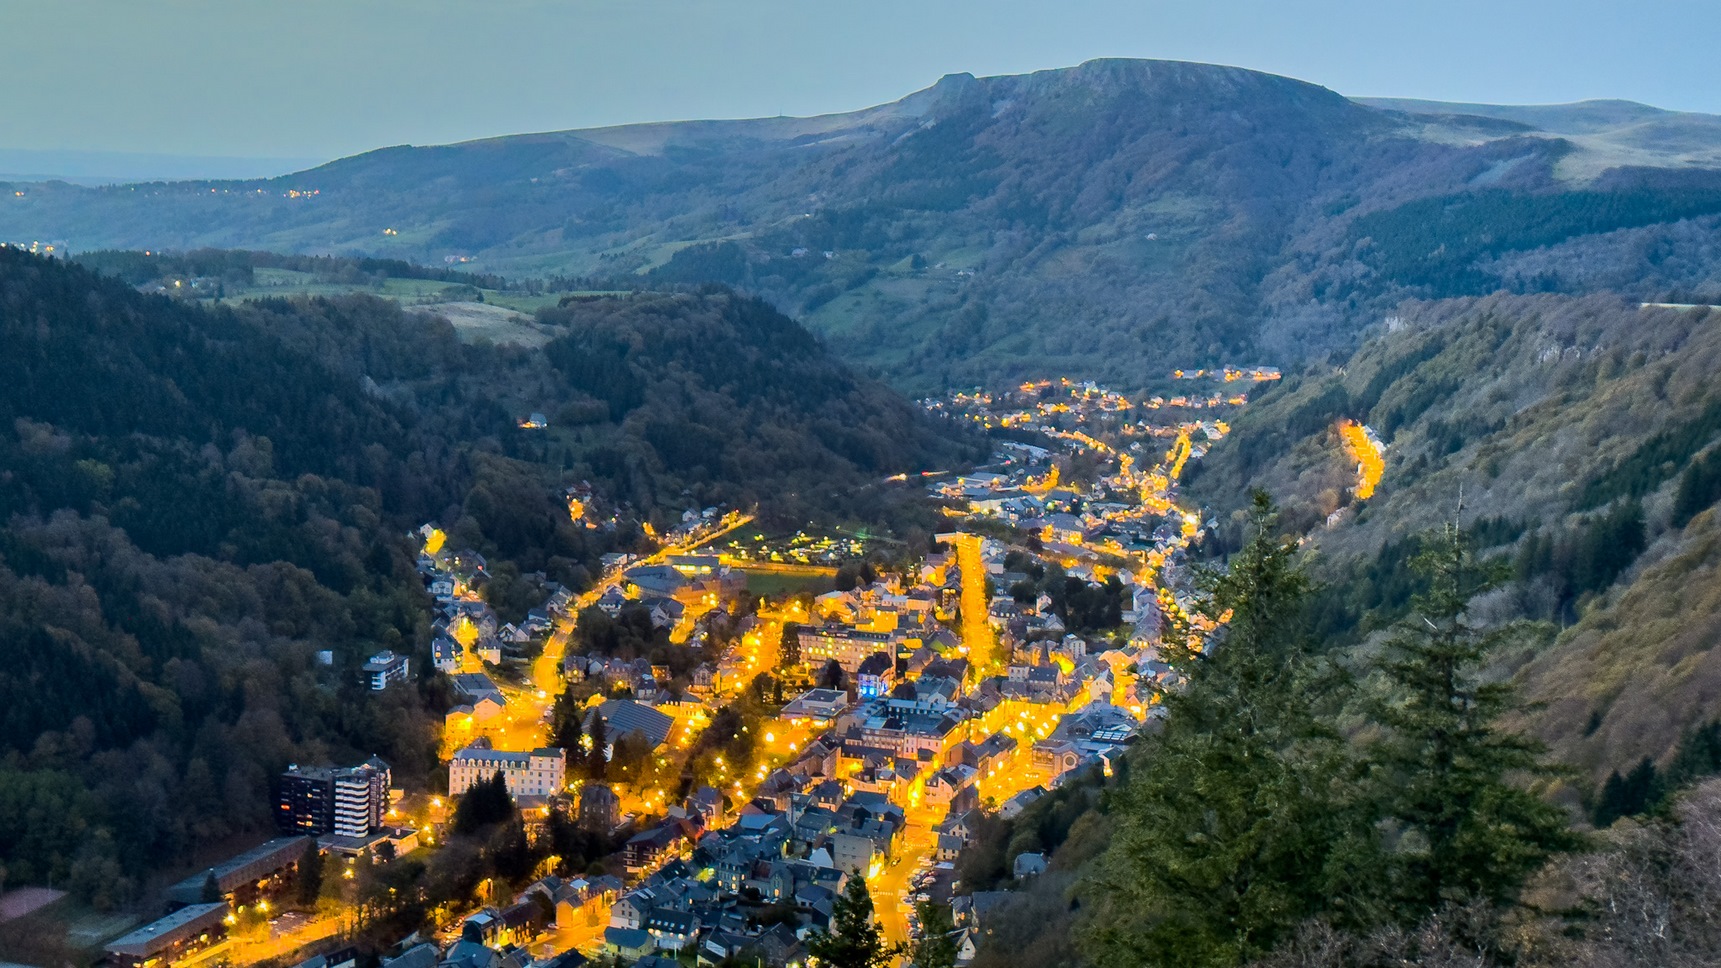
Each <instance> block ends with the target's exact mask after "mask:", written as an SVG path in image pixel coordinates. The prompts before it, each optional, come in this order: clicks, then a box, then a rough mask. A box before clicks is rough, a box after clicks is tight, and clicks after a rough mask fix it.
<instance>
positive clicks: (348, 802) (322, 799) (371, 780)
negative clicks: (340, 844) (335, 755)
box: [275, 756, 391, 837]
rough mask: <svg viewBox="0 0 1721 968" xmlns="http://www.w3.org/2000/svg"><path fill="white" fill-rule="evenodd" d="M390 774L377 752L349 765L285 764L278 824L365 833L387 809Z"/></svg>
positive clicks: (297, 829)
mask: <svg viewBox="0 0 1721 968" xmlns="http://www.w3.org/2000/svg"><path fill="white" fill-rule="evenodd" d="M390 782H391V774H390V772H389V768H388V764H387V763H384V762H383V761H382V760H379V759H377V758H376V757H374V756H373V757H371V758H370V759H369V760H366V761H365V762H364V763H362V764H360V765H358V766H354V767H346V768H336V767H318V768H314V769H308V770H307V769H301V768H299V767H298V766H291V767H288V768H287V772H285V773H283V774H281V789H280V794H279V795H278V796H277V797H276V799H275V826H276V827H277V828H278V829H279V830H280V831H281V832H282V833H284V834H310V835H311V836H320V835H322V834H339V835H341V836H343V837H364V836H368V835H369V834H371V833H372V832H374V831H376V830H378V829H380V828H381V827H382V822H383V817H384V815H386V814H387V813H388V789H389V785H390Z"/></svg>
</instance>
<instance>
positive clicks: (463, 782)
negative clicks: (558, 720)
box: [448, 746, 568, 797]
mask: <svg viewBox="0 0 1721 968" xmlns="http://www.w3.org/2000/svg"><path fill="white" fill-rule="evenodd" d="M567 765H568V758H567V753H566V752H565V751H563V750H562V749H561V748H559V747H554V746H551V747H540V748H538V749H535V750H533V751H531V752H530V753H509V752H504V751H502V750H493V749H490V748H488V747H485V746H468V747H466V748H465V749H463V750H460V751H459V752H457V753H455V754H454V758H453V759H451V760H449V761H448V794H449V796H455V797H457V796H460V795H461V794H463V793H465V792H466V791H467V790H470V789H472V788H473V787H474V786H476V785H477V784H478V783H480V782H483V781H486V780H489V779H490V778H491V777H493V776H495V775H496V774H498V773H500V774H502V780H503V782H504V783H505V784H506V785H507V787H508V793H509V794H510V795H512V796H514V797H547V796H549V795H551V794H553V793H556V792H557V791H559V790H561V789H562V776H563V774H564V773H565V772H566V771H567Z"/></svg>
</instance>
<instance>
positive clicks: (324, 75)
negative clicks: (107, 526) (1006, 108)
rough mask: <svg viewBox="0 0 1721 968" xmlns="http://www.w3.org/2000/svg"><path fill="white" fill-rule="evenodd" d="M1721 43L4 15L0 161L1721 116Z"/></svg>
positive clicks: (1210, 9)
mask: <svg viewBox="0 0 1721 968" xmlns="http://www.w3.org/2000/svg"><path fill="white" fill-rule="evenodd" d="M1718 35H1721V3H1718V2H1715V0H1704V2H1696V0H1691V2H1687V0H1637V2H1630V0H1616V2H1595V0H1558V2H1552V0H1183V2H1175V3H1174V2H1163V0H1041V2H1031V3H1030V2H1023V0H631V2H630V0H48V2H43V0H0V64H4V65H6V75H7V78H8V80H9V81H10V82H11V86H12V90H11V91H10V92H9V93H8V95H7V96H6V97H3V98H0V151H6V150H10V151H12V152H14V156H15V157H17V156H20V155H21V156H23V157H36V156H35V155H33V154H32V153H39V152H46V153H49V154H47V155H41V156H40V157H41V158H42V159H43V163H45V164H47V163H51V162H52V161H53V158H54V153H59V154H61V155H63V154H64V153H67V152H84V153H88V152H103V153H143V154H158V155H184V156H200V157H202V158H204V159H205V161H208V160H209V159H212V158H213V159H219V158H266V159H292V160H294V161H299V160H308V159H319V160H320V159H328V158H334V157H339V156H343V155H348V154H354V153H357V152H360V151H365V150H368V149H371V148H376V147H382V146H388V145H396V144H420V145H422V144H437V143H446V142H453V141H461V140H467V139H472V138H480V137H489V136H494V135H504V134H514V133H520V132H528V131H547V130H560V129H567V128H579V127H592V126H599V125H609V124H623V123H628V122H635V121H659V120H676V119H685V118H735V117H758V116H767V115H777V114H797V115H802V114H820V113H829V112H835V111H846V110H853V109H856V108H861V107H866V106H869V105H873V104H878V103H883V102H886V101H893V100H896V99H897V98H900V97H902V96H904V95H906V94H908V93H910V92H912V91H915V90H918V89H920V88H923V87H926V86H928V85H930V84H932V83H933V82H935V81H936V80H937V79H938V78H939V77H940V76H942V75H944V74H948V73H957V72H963V71H966V72H969V73H972V74H976V75H987V74H1010V73H1021V72H1027V71H1034V70H1043V69H1048V68H1056V67H1065V66H1070V65H1074V64H1078V63H1080V62H1082V61H1084V60H1088V59H1091V58H1095V57H1155V58H1168V59H1176V60H1194V61H1206V62H1211V63H1221V64H1231V65H1235V66H1240V67H1249V68H1254V69H1257V70H1264V71H1271V72H1273V73H1279V74H1287V75H1290V76H1293V77H1297V78H1301V79H1303V80H1308V81H1313V82H1315V83H1318V84H1323V85H1325V86H1327V87H1329V88H1332V89H1334V90H1336V91H1339V92H1341V93H1344V94H1348V95H1353V96H1354V95H1368V96H1395V97H1420V98H1430V99H1438V100H1452V101H1482V102H1493V103H1550V102H1564V101H1575V100H1581V99H1586V98H1600V97H1614V98H1627V99H1631V100H1637V101H1643V102H1646V103H1650V104H1655V105H1657V106H1660V107H1666V108H1673V109H1679V110H1690V111H1705V112H1712V113H1721V80H1718V79H1717V78H1716V75H1715V73H1714V67H1713V61H1712V56H1711V52H1710V50H1709V49H1708V48H1709V46H1710V44H1711V43H1712V41H1713V38H1714V37H1716V36H1718ZM104 157H113V156H112V155H106V156H104Z"/></svg>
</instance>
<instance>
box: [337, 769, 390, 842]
mask: <svg viewBox="0 0 1721 968" xmlns="http://www.w3.org/2000/svg"><path fill="white" fill-rule="evenodd" d="M388 787H389V769H388V767H387V766H386V765H384V764H383V762H382V761H381V760H377V759H373V760H371V761H370V762H368V763H366V764H364V765H363V766H359V767H356V768H354V769H351V770H340V771H338V772H336V773H335V833H336V834H337V835H339V836H342V837H364V836H367V835H369V834H370V832H371V831H373V830H377V829H380V828H381V827H382V821H383V816H384V815H385V814H386V813H387V812H388Z"/></svg>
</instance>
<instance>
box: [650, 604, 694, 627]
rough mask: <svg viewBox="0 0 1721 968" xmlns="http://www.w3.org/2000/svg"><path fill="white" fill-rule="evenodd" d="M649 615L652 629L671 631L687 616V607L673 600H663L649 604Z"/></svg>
mask: <svg viewBox="0 0 1721 968" xmlns="http://www.w3.org/2000/svg"><path fill="white" fill-rule="evenodd" d="M649 614H650V616H651V625H652V627H653V628H659V629H672V628H675V626H676V623H678V622H680V621H681V618H682V616H683V615H686V614H687V606H685V605H683V604H681V603H680V602H678V601H676V600H675V599H673V598H663V599H659V600H658V601H655V602H653V603H652V604H651V611H650V612H649Z"/></svg>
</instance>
